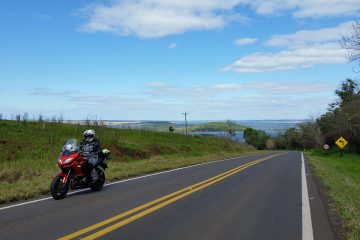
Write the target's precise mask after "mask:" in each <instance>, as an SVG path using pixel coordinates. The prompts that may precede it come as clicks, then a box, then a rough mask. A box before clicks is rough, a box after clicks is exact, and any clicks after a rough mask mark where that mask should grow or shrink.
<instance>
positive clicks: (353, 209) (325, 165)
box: [306, 150, 360, 240]
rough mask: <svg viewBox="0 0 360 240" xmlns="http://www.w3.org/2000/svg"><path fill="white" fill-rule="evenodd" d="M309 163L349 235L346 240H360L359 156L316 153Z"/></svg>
mask: <svg viewBox="0 0 360 240" xmlns="http://www.w3.org/2000/svg"><path fill="white" fill-rule="evenodd" d="M306 156H307V158H308V159H309V163H310V165H311V167H312V169H313V171H314V172H315V174H316V175H318V176H319V177H320V178H321V180H322V182H323V183H324V185H325V187H326V190H327V191H328V193H329V196H330V197H331V199H332V201H333V202H334V203H335V206H336V209H335V210H336V212H337V213H338V215H339V216H340V217H341V219H342V223H343V225H344V226H343V227H344V228H345V229H346V230H347V231H348V236H347V239H349V240H355V239H357V240H359V239H360V155H358V154H355V153H348V152H346V153H345V154H344V155H343V156H342V157H340V152H339V151H333V152H331V153H329V152H326V153H325V151H321V150H316V151H312V152H308V153H306Z"/></svg>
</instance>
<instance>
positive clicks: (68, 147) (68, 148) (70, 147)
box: [62, 139, 77, 155]
mask: <svg viewBox="0 0 360 240" xmlns="http://www.w3.org/2000/svg"><path fill="white" fill-rule="evenodd" d="M76 150H77V144H76V139H69V140H67V141H66V142H65V144H64V147H63V149H62V153H63V154H65V155H69V154H71V153H73V152H75V151H76Z"/></svg>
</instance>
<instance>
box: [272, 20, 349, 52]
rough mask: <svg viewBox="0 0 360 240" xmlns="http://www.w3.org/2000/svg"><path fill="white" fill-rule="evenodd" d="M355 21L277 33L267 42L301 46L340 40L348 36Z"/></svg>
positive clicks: (276, 44) (278, 44)
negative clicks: (291, 32)
mask: <svg viewBox="0 0 360 240" xmlns="http://www.w3.org/2000/svg"><path fill="white" fill-rule="evenodd" d="M353 24H354V22H345V23H342V24H340V25H338V26H337V27H333V28H322V29H316V30H302V31H298V32H296V33H293V34H284V35H275V36H273V37H271V38H270V39H269V40H268V41H267V42H266V44H267V45H270V46H290V47H291V46H294V45H295V46H299V45H306V44H315V43H326V42H332V41H338V40H340V39H341V38H342V36H346V35H347V34H348V33H349V31H350V29H351V28H352V25H353Z"/></svg>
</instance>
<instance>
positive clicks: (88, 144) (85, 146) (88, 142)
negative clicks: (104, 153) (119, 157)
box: [80, 129, 100, 182]
mask: <svg viewBox="0 0 360 240" xmlns="http://www.w3.org/2000/svg"><path fill="white" fill-rule="evenodd" d="M83 135H84V139H83V140H82V141H81V142H80V149H81V154H82V155H83V156H84V157H85V158H86V159H87V161H88V163H90V164H91V165H92V166H91V168H92V170H91V172H90V176H91V178H92V182H96V180H97V179H98V178H99V176H98V173H97V171H96V170H95V168H94V167H95V165H96V163H97V162H98V153H99V150H100V142H99V141H98V140H97V139H95V131H94V130H92V129H88V130H86V131H85V132H84V134H83Z"/></svg>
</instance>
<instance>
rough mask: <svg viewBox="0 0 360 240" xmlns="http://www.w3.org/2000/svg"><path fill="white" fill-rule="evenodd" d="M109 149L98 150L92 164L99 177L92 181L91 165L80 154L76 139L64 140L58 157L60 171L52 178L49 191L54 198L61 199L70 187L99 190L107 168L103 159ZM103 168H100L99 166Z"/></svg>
mask: <svg viewBox="0 0 360 240" xmlns="http://www.w3.org/2000/svg"><path fill="white" fill-rule="evenodd" d="M109 155H110V151H109V150H107V149H103V150H102V151H100V152H99V158H98V159H99V160H98V162H97V164H96V165H95V166H94V167H95V170H96V171H97V173H98V176H99V178H98V179H97V181H96V182H94V183H92V181H91V177H90V171H91V170H92V165H91V164H89V163H88V162H87V160H86V159H85V158H84V157H83V156H82V155H81V151H79V147H78V146H77V145H76V139H69V140H68V141H66V142H65V145H64V147H63V149H62V152H61V154H60V156H59V158H58V166H59V167H60V169H61V172H60V173H58V174H57V176H56V177H55V178H54V179H53V181H52V183H51V186H50V192H51V196H53V198H54V199H56V200H58V199H63V198H64V197H65V196H66V194H67V192H68V191H69V188H70V189H72V190H73V189H79V188H91V190H93V191H99V190H100V189H101V188H102V187H103V185H104V183H105V173H104V171H103V170H105V169H106V168H107V164H106V163H105V161H106V160H107V159H109ZM100 167H101V168H102V169H103V170H102V169H101V168H100Z"/></svg>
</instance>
